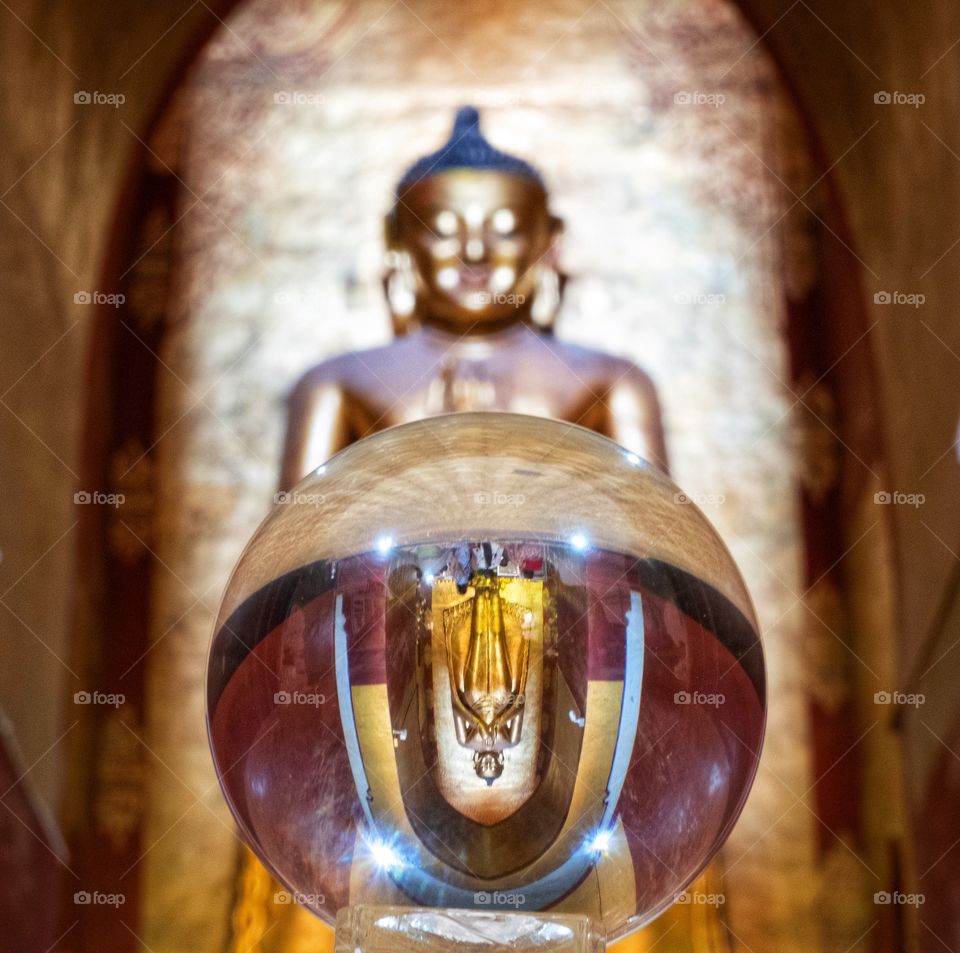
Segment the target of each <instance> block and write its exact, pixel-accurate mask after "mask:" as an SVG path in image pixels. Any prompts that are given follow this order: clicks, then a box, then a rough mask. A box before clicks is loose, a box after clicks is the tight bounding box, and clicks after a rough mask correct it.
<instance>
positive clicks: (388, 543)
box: [377, 536, 393, 553]
mask: <svg viewBox="0 0 960 953" xmlns="http://www.w3.org/2000/svg"><path fill="white" fill-rule="evenodd" d="M392 548H393V537H392V536H381V537H380V538H379V539H378V540H377V552H379V553H389V552H390V550H391V549H392Z"/></svg>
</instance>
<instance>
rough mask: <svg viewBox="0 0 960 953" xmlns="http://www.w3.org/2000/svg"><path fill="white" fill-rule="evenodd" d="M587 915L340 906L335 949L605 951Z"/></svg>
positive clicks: (356, 952) (387, 952) (343, 952)
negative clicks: (341, 907)
mask: <svg viewBox="0 0 960 953" xmlns="http://www.w3.org/2000/svg"><path fill="white" fill-rule="evenodd" d="M604 948H605V943H604V939H603V936H602V934H601V933H599V932H598V931H597V930H596V929H595V928H594V926H593V924H592V923H591V921H590V919H589V918H588V917H583V916H573V915H564V914H547V913H518V912H513V911H510V912H507V911H498V910H489V911H487V910H451V909H436V910H435V909H430V908H411V907H374V906H369V907H368V906H356V907H344V908H343V909H342V910H341V911H340V913H339V914H338V915H337V935H336V941H335V946H334V953H439V951H441V950H443V951H449V950H454V949H456V950H457V951H459V953H494V951H497V950H511V951H515V953H603V950H604Z"/></svg>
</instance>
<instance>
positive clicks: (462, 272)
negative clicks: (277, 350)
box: [281, 107, 666, 488]
mask: <svg viewBox="0 0 960 953" xmlns="http://www.w3.org/2000/svg"><path fill="white" fill-rule="evenodd" d="M479 122H480V121H479V116H478V114H477V111H476V110H475V109H473V108H471V107H464V108H463V109H461V110H460V111H459V112H458V114H457V118H456V122H455V124H454V128H453V132H452V134H451V136H450V139H449V141H448V142H447V143H446V144H445V145H444V146H443V147H442V148H441V149H440V150H439V151H437V152H435V153H433V154H431V155H427V156H425V157H423V158H422V159H420V160H419V161H418V162H416V163H415V164H414V165H413V166H412V167H411V168H410V169H409V170H408V171H407V172H406V174H405V175H404V176H403V177H402V179H401V180H400V183H399V184H398V186H397V189H396V195H395V201H394V204H393V207H392V209H391V210H390V212H389V214H388V215H387V218H386V240H387V264H388V271H387V274H386V277H385V279H384V287H385V291H386V296H387V302H388V305H389V307H390V312H391V315H392V317H393V322H394V327H395V328H396V331H397V334H398V336H397V338H396V340H394V341H393V342H391V343H390V344H387V345H386V346H384V347H379V348H374V349H371V350H367V351H363V352H359V353H351V354H344V355H341V356H339V357H335V358H332V359H330V360H327V361H324V362H323V363H321V364H318V365H317V366H316V367H314V368H312V369H311V370H309V371H308V372H307V373H306V374H305V375H304V376H303V378H302V379H301V380H300V382H299V383H298V384H297V386H296V389H295V390H294V392H293V395H292V397H291V400H290V405H289V426H288V431H287V440H286V445H285V449H284V457H283V467H282V476H281V484H282V486H283V487H284V488H287V487H290V486H292V485H293V484H294V483H296V482H298V481H299V480H300V479H301V478H302V477H303V476H305V475H306V474H307V473H309V472H310V471H311V470H313V469H315V468H316V467H318V466H319V465H320V464H322V463H323V462H324V461H325V460H326V459H328V458H329V457H330V456H332V455H333V454H334V453H336V452H337V451H338V450H341V449H343V448H344V447H345V446H347V445H349V444H350V443H352V442H353V441H354V440H357V439H358V438H360V437H362V436H365V435H366V434H369V433H372V432H374V431H377V430H382V429H384V428H386V427H389V426H392V425H394V424H399V423H405V422H408V421H411V420H416V419H420V418H423V417H430V416H434V415H436V414H443V413H450V412H454V411H478V410H479V411H484V410H492V411H510V412H515V413H524V414H531V415H534V416H542V417H554V418H557V419H560V420H568V421H571V422H574V423H578V424H581V425H582V426H585V427H589V428H591V429H593V430H596V431H598V432H599V433H602V434H604V435H606V436H608V437H610V438H612V439H613V440H615V441H617V442H618V443H619V444H621V445H622V446H624V447H626V448H627V449H628V450H631V451H633V452H634V453H636V454H638V455H639V456H641V457H643V458H645V459H647V460H650V461H651V462H654V463H656V464H658V465H659V466H660V467H662V468H664V469H666V451H665V448H664V442H663V428H662V423H661V418H660V409H659V405H658V402H657V397H656V391H655V390H654V386H653V383H652V382H651V380H650V378H649V377H648V376H647V375H646V374H645V373H644V372H643V371H642V370H640V369H639V368H638V367H636V366H635V365H634V364H632V363H631V362H630V361H627V360H625V359H623V358H618V357H613V356H611V355H609V354H604V353H602V352H600V351H594V350H591V349H589V348H584V347H579V346H577V345H574V344H570V343H567V342H564V341H560V340H558V339H557V338H555V337H554V336H553V334H552V333H551V330H550V329H551V327H552V325H553V322H554V319H555V318H556V316H557V312H558V311H559V308H560V304H561V295H562V289H563V278H562V275H561V274H560V271H559V262H558V256H559V248H558V242H559V238H560V234H561V231H562V223H561V221H560V219H558V218H557V217H556V216H555V215H553V214H552V213H551V212H550V208H549V203H548V196H547V191H546V188H545V186H544V183H543V179H542V178H541V176H540V174H539V173H538V172H537V170H536V169H534V168H533V166H531V165H530V164H529V163H527V162H525V161H524V160H522V159H518V158H515V157H513V156H510V155H507V154H505V153H503V152H501V151H499V150H497V149H495V148H494V147H493V146H491V145H490V144H489V143H488V142H487V140H486V139H485V138H484V136H483V134H482V133H481V131H480V125H479Z"/></svg>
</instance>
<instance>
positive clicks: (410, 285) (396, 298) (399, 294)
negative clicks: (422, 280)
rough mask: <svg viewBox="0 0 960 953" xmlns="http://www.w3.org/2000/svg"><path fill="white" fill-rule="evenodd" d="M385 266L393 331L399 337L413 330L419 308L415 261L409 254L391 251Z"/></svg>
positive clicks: (386, 290)
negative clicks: (417, 308)
mask: <svg viewBox="0 0 960 953" xmlns="http://www.w3.org/2000/svg"><path fill="white" fill-rule="evenodd" d="M385 264H386V272H385V273H384V276H383V288H384V293H385V294H386V297H387V307H388V308H389V310H390V318H391V320H392V322H393V331H394V334H396V335H397V336H398V337H399V336H400V335H403V334H406V333H407V332H408V331H409V330H410V329H411V326H412V325H413V316H414V312H415V311H416V307H417V289H416V282H415V280H414V275H413V261H412V260H411V258H410V254H409V252H406V251H397V250H391V251H388V252H387V253H386V256H385Z"/></svg>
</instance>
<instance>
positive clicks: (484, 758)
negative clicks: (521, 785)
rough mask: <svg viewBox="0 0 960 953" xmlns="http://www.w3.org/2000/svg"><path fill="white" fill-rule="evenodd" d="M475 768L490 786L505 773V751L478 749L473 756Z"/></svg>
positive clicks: (479, 776)
mask: <svg viewBox="0 0 960 953" xmlns="http://www.w3.org/2000/svg"><path fill="white" fill-rule="evenodd" d="M473 770H474V771H476V773H477V777H478V778H482V779H483V780H484V781H486V782H487V786H488V787H489V786H490V785H491V784H493V782H494V781H496V780H497V778H499V777H500V775H501V774H503V752H502V751H477V752H476V753H475V754H474V756H473Z"/></svg>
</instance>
